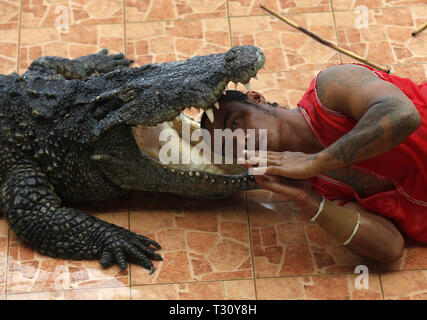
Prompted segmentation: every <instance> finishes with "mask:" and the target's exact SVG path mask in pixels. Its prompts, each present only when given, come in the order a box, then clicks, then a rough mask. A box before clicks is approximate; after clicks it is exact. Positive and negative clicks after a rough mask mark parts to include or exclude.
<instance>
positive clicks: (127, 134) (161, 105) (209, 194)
mask: <svg viewBox="0 0 427 320" xmlns="http://www.w3.org/2000/svg"><path fill="white" fill-rule="evenodd" d="M264 62H265V56H264V54H263V52H262V51H261V50H260V49H259V48H257V47H255V46H237V47H233V48H231V49H230V50H228V51H226V52H224V53H219V54H210V55H205V56H195V57H192V58H190V59H188V60H182V61H173V62H169V63H152V64H146V65H143V66H140V67H130V65H131V64H132V63H133V61H132V60H129V59H127V58H126V57H125V56H124V54H122V53H118V54H109V53H108V50H107V49H103V50H101V51H100V52H98V53H95V54H90V55H87V56H84V57H79V58H76V59H66V58H61V57H55V56H43V57H39V58H37V59H36V60H34V61H33V62H32V63H31V65H30V66H29V68H28V70H27V71H26V72H25V73H23V74H22V75H19V74H17V73H12V74H9V75H0V147H1V148H0V174H1V197H0V205H1V208H2V211H3V213H4V216H5V218H6V220H7V223H8V225H9V227H10V228H11V229H12V230H13V231H14V232H15V234H16V235H17V236H18V238H20V239H22V240H23V241H25V242H27V243H28V244H29V245H30V246H31V247H32V248H34V249H35V250H36V251H37V252H39V253H41V254H43V255H47V256H51V257H56V258H62V259H74V260H86V259H98V260H99V261H100V264H101V266H102V267H104V268H107V267H109V266H112V265H114V264H117V265H119V267H120V268H122V269H123V268H126V265H127V263H134V264H137V265H140V266H142V267H143V268H146V269H148V270H149V272H150V274H151V273H153V272H154V267H153V263H152V261H153V260H162V257H161V256H160V254H159V253H158V250H159V249H161V247H160V245H159V244H158V243H157V242H155V241H154V240H151V239H149V238H148V237H146V236H144V235H140V234H137V233H134V232H132V231H130V230H128V229H126V228H122V227H119V226H116V225H114V224H111V223H107V222H106V221H103V220H101V219H98V218H96V217H94V216H93V215H90V214H88V213H86V212H84V211H82V210H79V209H76V208H73V205H74V204H77V203H84V202H96V201H102V200H105V199H110V198H116V197H120V196H123V195H124V194H126V193H128V192H129V191H131V190H144V191H153V192H168V193H174V194H179V195H182V196H186V197H197V198H218V197H226V196H229V195H231V194H234V193H236V192H239V191H242V190H248V189H253V188H256V187H257V186H256V182H255V181H254V179H253V176H250V175H249V174H248V172H247V170H245V169H244V167H243V166H240V165H237V164H235V165H228V166H227V165H223V166H221V165H214V164H194V163H190V164H182V165H180V164H164V163H163V162H162V161H160V160H159V148H160V146H161V145H160V144H159V139H158V134H159V132H160V131H161V130H163V129H169V130H172V129H177V128H179V127H182V126H183V125H184V124H188V125H189V127H190V128H192V129H194V128H197V125H198V122H197V120H195V119H191V118H190V117H188V116H185V115H184V113H185V110H188V108H190V107H194V108H198V109H200V110H201V111H202V110H203V111H204V112H205V113H206V114H207V115H208V116H210V115H211V114H212V107H215V106H216V107H218V103H217V101H218V99H219V98H220V97H221V95H222V94H223V93H224V91H225V90H226V89H227V85H228V84H229V82H234V83H239V82H240V83H243V84H247V83H249V81H250V79H251V78H252V77H256V75H257V72H258V71H259V69H260V68H261V67H262V66H263V65H264ZM178 131H179V130H178ZM175 132H177V131H175ZM181 140H182V139H181ZM181 142H182V141H181ZM187 142H188V141H187ZM187 142H186V143H187ZM187 147H189V148H191V147H194V144H192V143H191V142H189V143H187ZM74 207H75V206H74Z"/></svg>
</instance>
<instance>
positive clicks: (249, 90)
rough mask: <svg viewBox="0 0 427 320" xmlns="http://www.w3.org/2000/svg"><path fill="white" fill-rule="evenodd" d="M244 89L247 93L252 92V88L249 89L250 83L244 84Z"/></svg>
mask: <svg viewBox="0 0 427 320" xmlns="http://www.w3.org/2000/svg"><path fill="white" fill-rule="evenodd" d="M245 88H246V90H248V92H252V87H251V83H250V82H248V83H245Z"/></svg>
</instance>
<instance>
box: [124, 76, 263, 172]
mask: <svg viewBox="0 0 427 320" xmlns="http://www.w3.org/2000/svg"><path fill="white" fill-rule="evenodd" d="M256 71H258V70H256ZM254 78H257V76H256V74H255V75H254ZM236 84H237V83H236ZM222 86H223V85H222ZM244 86H245V87H246V89H247V90H248V91H251V85H250V82H249V81H248V82H246V83H244ZM227 87H228V85H227V86H225V87H224V90H223V91H221V94H225V90H226V89H227ZM218 98H219V97H218ZM212 108H217V109H219V108H220V105H219V103H218V102H215V103H214V104H213V105H211V106H207V107H206V108H205V109H204V108H200V109H198V108H194V107H191V108H186V109H184V110H183V111H182V112H181V113H180V114H179V115H178V116H177V117H176V118H175V119H173V120H172V121H168V122H163V123H160V124H157V125H156V126H142V125H139V126H135V127H133V128H132V130H133V136H134V138H135V141H136V143H137V145H138V147H139V150H140V152H141V154H142V155H143V156H145V157H149V158H151V159H152V160H153V161H155V162H157V163H159V164H160V163H161V165H163V166H164V168H166V169H168V170H170V171H172V172H176V173H178V174H179V173H181V174H183V175H184V174H190V175H193V174H194V175H202V174H203V173H210V174H213V175H242V174H245V173H247V169H246V168H245V167H244V166H243V165H241V164H237V160H236V159H234V162H233V164H226V163H225V158H224V157H222V162H221V163H215V162H214V159H213V158H214V156H213V152H212V153H209V152H208V153H207V154H206V153H204V152H200V153H199V152H198V153H197V157H196V158H194V157H192V156H190V157H188V155H194V149H195V148H196V146H197V148H198V151H199V150H200V151H204V150H206V149H203V148H202V149H200V144H203V143H205V142H204V140H203V137H202V136H200V139H199V140H196V141H194V140H192V139H191V137H192V136H193V135H192V134H193V132H194V131H195V130H197V129H200V120H201V117H202V115H203V113H204V112H205V113H206V115H207V118H208V119H209V120H210V121H211V122H212V123H213V122H214V120H215V119H214V113H213V110H212ZM185 130H187V132H185ZM162 132H163V133H162ZM161 133H162V135H165V136H168V137H169V140H167V141H162V139H160V136H161ZM186 133H187V134H186ZM166 144H168V150H171V149H175V150H178V152H179V155H178V156H177V158H178V159H179V162H178V163H175V162H174V163H162V162H161V161H160V158H161V156H160V153H161V149H162V148H164V147H165V145H166ZM207 148H208V146H207ZM209 149H210V147H209ZM169 155H170V154H169ZM184 155H187V156H184ZM184 157H185V158H186V159H188V160H189V162H188V161H187V162H186V161H184V160H183V159H184ZM184 162H186V163H184Z"/></svg>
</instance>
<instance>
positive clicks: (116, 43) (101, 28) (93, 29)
mask: <svg viewBox="0 0 427 320" xmlns="http://www.w3.org/2000/svg"><path fill="white" fill-rule="evenodd" d="M42 30H43V32H34V30H33V29H25V28H24V29H22V30H21V47H20V65H19V70H20V73H22V72H25V70H26V69H27V68H28V66H29V65H30V64H31V62H32V61H33V60H34V59H36V58H37V57H40V56H47V55H55V56H60V57H65V58H69V59H74V58H77V57H80V56H84V55H87V54H92V53H97V52H98V51H100V50H101V49H103V48H107V49H109V50H110V51H109V52H110V53H116V52H124V31H123V26H121V25H117V24H105V25H96V26H95V25H88V26H70V29H69V32H58V30H57V29H55V28H43V29H42Z"/></svg>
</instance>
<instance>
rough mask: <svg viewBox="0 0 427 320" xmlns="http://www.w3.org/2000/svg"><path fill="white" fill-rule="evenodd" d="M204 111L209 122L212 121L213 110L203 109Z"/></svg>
mask: <svg viewBox="0 0 427 320" xmlns="http://www.w3.org/2000/svg"><path fill="white" fill-rule="evenodd" d="M205 112H206V115H207V116H208V118H209V121H210V122H211V123H213V122H214V114H213V110H212V109H207V110H205Z"/></svg>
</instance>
